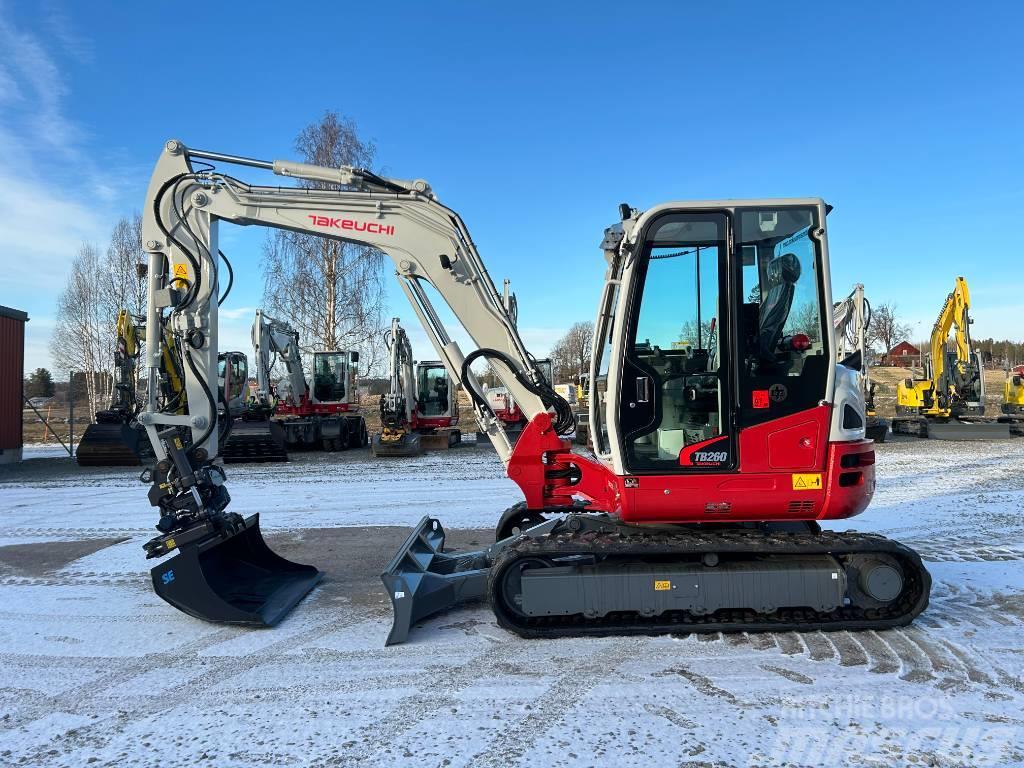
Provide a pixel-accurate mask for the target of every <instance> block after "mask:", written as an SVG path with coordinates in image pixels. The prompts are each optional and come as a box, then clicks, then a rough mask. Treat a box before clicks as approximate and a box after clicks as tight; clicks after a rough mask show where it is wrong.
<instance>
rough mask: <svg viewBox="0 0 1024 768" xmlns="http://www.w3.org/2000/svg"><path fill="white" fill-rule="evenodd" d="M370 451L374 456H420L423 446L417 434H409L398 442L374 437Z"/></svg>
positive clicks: (377, 436) (378, 436)
mask: <svg viewBox="0 0 1024 768" xmlns="http://www.w3.org/2000/svg"><path fill="white" fill-rule="evenodd" d="M370 450H371V451H373V455H374V456H419V455H420V454H421V453H423V445H422V443H421V442H420V436H419V435H418V434H416V433H415V432H407V433H406V434H404V435H402V437H401V438H399V439H398V440H381V438H380V435H374V436H373V440H371V441H370Z"/></svg>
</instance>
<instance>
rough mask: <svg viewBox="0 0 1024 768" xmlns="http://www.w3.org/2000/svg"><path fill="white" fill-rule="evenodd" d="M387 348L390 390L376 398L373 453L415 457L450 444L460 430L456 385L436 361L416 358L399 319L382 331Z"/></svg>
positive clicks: (451, 444)
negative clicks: (377, 416)
mask: <svg viewBox="0 0 1024 768" xmlns="http://www.w3.org/2000/svg"><path fill="white" fill-rule="evenodd" d="M384 345H385V346H386V347H387V349H388V391H387V392H385V393H384V394H383V395H381V398H380V433H379V434H375V435H374V436H373V439H372V440H371V441H370V450H371V451H372V452H373V455H374V456H418V455H419V454H420V453H421V452H422V451H424V450H438V449H448V448H451V447H453V446H454V445H456V444H458V442H459V440H460V438H461V435H460V433H459V430H458V429H455V425H456V424H458V423H459V410H458V403H457V402H456V399H455V388H454V387H452V386H451V382H450V381H449V380H448V369H447V368H446V367H445V365H444V363H442V362H440V361H439V360H431V361H427V362H422V363H416V361H415V360H413V357H412V344H411V342H410V341H409V335H408V334H407V333H406V332H405V328H403V327H402V322H401V320H400V319H399V318H397V317H393V318H391V327H390V328H389V329H388V330H387V331H386V332H385V333H384Z"/></svg>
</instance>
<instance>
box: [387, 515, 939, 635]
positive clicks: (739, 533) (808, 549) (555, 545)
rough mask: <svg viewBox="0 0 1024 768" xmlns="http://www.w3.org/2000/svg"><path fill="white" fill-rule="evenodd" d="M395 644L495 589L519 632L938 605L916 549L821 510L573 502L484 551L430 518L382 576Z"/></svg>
mask: <svg viewBox="0 0 1024 768" xmlns="http://www.w3.org/2000/svg"><path fill="white" fill-rule="evenodd" d="M382 579H383V581H384V585H385V588H386V589H387V590H388V593H389V595H390V596H391V600H392V604H393V606H394V612H393V615H394V625H393V627H392V630H391V633H390V635H389V638H388V644H392V643H398V642H402V641H403V640H405V639H406V638H407V636H408V633H409V630H410V628H411V626H412V625H413V624H415V623H416V622H418V621H421V620H422V619H424V618H426V617H427V616H429V615H430V614H432V613H435V612H437V611H441V610H445V609H448V608H451V607H453V606H454V605H457V604H458V603H460V602H468V601H471V600H474V599H486V600H487V601H488V603H489V604H490V606H491V608H492V610H493V611H494V614H495V616H496V617H497V620H498V623H499V624H500V625H501V626H502V627H504V628H505V629H507V630H509V631H511V632H515V633H516V634H518V635H520V636H522V637H561V636H567V635H607V634H661V633H666V632H757V631H788V630H801V631H804V630H815V629H820V630H840V629H844V630H860V629H885V628H889V627H897V626H904V625H906V624H909V623H910V622H911V621H913V619H914V618H915V617H916V616H918V615H919V614H920V613H921V611H923V610H924V609H925V608H926V607H927V605H928V593H929V589H930V584H931V577H930V575H929V574H928V571H927V570H926V569H925V568H924V566H923V565H922V563H921V559H920V557H919V556H918V555H917V554H916V553H915V552H913V551H912V550H910V549H909V548H907V547H905V546H903V545H901V544H898V543H897V542H894V541H891V540H889V539H886V538H884V537H882V536H877V535H874V534H864V533H855V532H850V531H848V532H834V531H822V530H821V529H820V528H819V527H818V526H817V525H816V524H815V523H778V524H772V523H765V524H750V525H745V526H739V525H737V526H700V525H695V526H636V525H628V524H624V523H622V522H621V521H617V520H615V519H614V518H612V517H611V516H608V515H603V514H597V513H584V514H581V513H570V514H569V515H566V516H564V517H560V518H554V519H551V520H549V521H546V522H543V523H540V524H538V525H536V526H534V527H533V528H529V529H527V530H525V531H523V532H522V533H520V534H518V535H515V536H513V537H511V538H509V539H505V540H502V541H499V542H497V543H495V544H494V545H492V546H491V547H489V548H487V549H486V550H481V551H479V552H466V553H462V552H452V553H446V552H445V551H444V529H443V528H442V527H441V525H440V522H439V521H437V520H436V519H433V518H429V517H427V518H424V519H423V520H422V521H421V522H420V523H419V525H418V526H417V529H416V530H415V531H414V533H413V534H412V536H410V538H409V539H408V540H407V541H406V543H405V545H404V547H403V549H402V550H401V551H400V552H399V554H398V556H397V557H396V558H395V560H393V561H392V563H391V565H390V566H389V568H388V570H386V571H385V572H384V574H383V575H382Z"/></svg>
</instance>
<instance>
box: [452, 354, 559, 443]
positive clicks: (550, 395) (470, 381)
mask: <svg viewBox="0 0 1024 768" xmlns="http://www.w3.org/2000/svg"><path fill="white" fill-rule="evenodd" d="M479 358H494V359H497V360H500V361H501V362H503V363H504V364H505V365H506V367H508V369H509V370H510V371H512V373H513V375H514V376H515V377H516V381H518V382H519V383H520V384H521V385H522V386H523V387H525V388H526V389H527V390H528V391H530V392H531V393H533V394H534V395H536V396H537V397H539V398H540V401H541V402H542V403H543V404H544V407H545V408H554V409H555V423H554V427H555V432H556V433H557V434H559V435H564V434H567V433H569V432H571V431H572V430H573V429H574V428H575V427H576V419H575V417H574V416H573V413H572V407H571V406H570V405H569V403H568V402H567V401H566V399H565V398H564V397H562V396H561V395H559V394H558V393H557V392H555V390H554V389H552V388H551V385H550V384H549V383H548V382H547V381H545V380H544V377H543V376H540V377H539V378H540V383H535V382H533V381H532V380H531V379H530V378H529V377H528V376H526V375H525V374H524V373H523V372H522V371H520V370H519V366H517V365H516V363H515V362H514V361H513V360H512V358H510V357H509V356H508V355H506V354H505V353H504V352H501V351H499V350H497V349H486V348H484V349H477V350H474V351H472V352H470V353H469V354H468V355H466V359H465V360H464V361H463V363H462V381H463V382H464V383H465V384H466V391H467V392H469V396H470V398H471V399H472V400H473V402H474V403H476V405H477V406H478V407H480V408H482V409H483V410H485V411H486V412H487V413H489V414H491V416H493V415H494V409H493V408H491V406H490V404H489V403H488V402H487V398H486V397H485V396H484V394H483V392H480V391H479V390H477V388H476V380H475V378H474V377H473V376H472V373H471V371H470V369H469V367H470V366H471V365H472V364H473V362H474V361H475V360H477V359H479Z"/></svg>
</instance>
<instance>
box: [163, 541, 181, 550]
mask: <svg viewBox="0 0 1024 768" xmlns="http://www.w3.org/2000/svg"><path fill="white" fill-rule="evenodd" d="M164 546H165V547H167V549H174V548H175V547H176V546H178V542H176V541H175V540H174V539H167V540H166V541H164Z"/></svg>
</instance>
